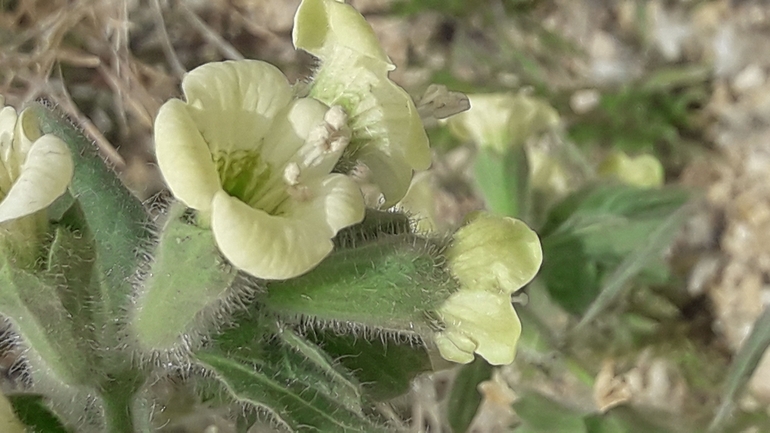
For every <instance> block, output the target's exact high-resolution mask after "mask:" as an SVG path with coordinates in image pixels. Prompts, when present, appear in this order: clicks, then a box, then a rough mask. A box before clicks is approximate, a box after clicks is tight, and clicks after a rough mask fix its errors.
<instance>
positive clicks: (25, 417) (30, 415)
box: [8, 394, 70, 433]
mask: <svg viewBox="0 0 770 433" xmlns="http://www.w3.org/2000/svg"><path fill="white" fill-rule="evenodd" d="M8 399H9V400H10V401H11V405H13V410H14V412H15V413H16V416H17V417H18V418H19V420H21V422H23V423H24V424H25V425H26V426H27V431H28V432H29V433H67V432H69V431H70V430H68V429H67V428H65V427H64V425H63V424H62V423H61V422H60V421H59V419H58V418H57V417H56V415H54V414H53V413H52V412H51V411H50V410H49V409H48V407H47V406H46V404H45V398H44V397H43V396H41V395H35V394H12V395H9V396H8Z"/></svg>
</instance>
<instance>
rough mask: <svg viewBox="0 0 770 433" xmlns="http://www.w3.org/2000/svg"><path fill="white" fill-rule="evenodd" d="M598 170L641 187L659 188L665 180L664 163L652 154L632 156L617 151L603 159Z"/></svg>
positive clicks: (605, 174)
mask: <svg viewBox="0 0 770 433" xmlns="http://www.w3.org/2000/svg"><path fill="white" fill-rule="evenodd" d="M598 172H599V174H600V175H602V176H607V177H615V178H617V179H618V180H620V181H621V182H623V183H625V184H628V185H633V186H638V187H641V188H658V187H661V186H663V183H664V182H665V173H664V170H663V165H662V164H661V163H660V161H658V159H657V158H655V157H654V156H652V155H639V156H636V157H630V156H628V155H626V154H625V153H623V152H621V151H615V152H612V153H611V154H610V155H609V156H608V157H607V158H605V160H604V161H602V163H601V164H600V165H599V169H598Z"/></svg>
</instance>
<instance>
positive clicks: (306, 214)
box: [288, 174, 365, 236]
mask: <svg viewBox="0 0 770 433" xmlns="http://www.w3.org/2000/svg"><path fill="white" fill-rule="evenodd" d="M309 193H310V196H311V197H313V199H311V200H307V201H304V202H296V201H295V202H292V208H291V209H290V210H288V212H290V213H291V214H292V215H297V216H299V217H301V218H303V219H307V223H308V224H310V223H311V222H312V221H313V220H315V219H320V220H322V221H324V222H325V224H326V227H327V229H328V230H329V231H330V232H331V233H332V235H331V236H334V235H336V234H337V232H338V231H339V230H340V229H342V228H345V227H347V226H350V225H353V224H356V223H359V222H361V221H362V220H363V219H364V212H365V209H364V201H363V197H362V196H361V190H360V189H359V188H358V185H356V183H355V182H354V181H353V180H352V179H351V178H350V177H348V176H345V175H343V174H330V175H328V176H326V177H325V178H324V179H323V180H321V182H319V183H318V184H316V185H312V186H311V187H310V191H309Z"/></svg>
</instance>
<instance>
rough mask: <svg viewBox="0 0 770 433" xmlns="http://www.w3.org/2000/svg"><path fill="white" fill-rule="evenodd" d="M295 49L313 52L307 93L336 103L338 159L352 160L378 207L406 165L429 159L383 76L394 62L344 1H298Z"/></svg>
mask: <svg viewBox="0 0 770 433" xmlns="http://www.w3.org/2000/svg"><path fill="white" fill-rule="evenodd" d="M294 42H295V46H296V47H297V48H300V49H303V50H305V51H308V52H309V53H311V54H313V55H315V56H317V57H318V58H319V59H321V67H320V68H319V70H318V72H317V74H316V76H315V77H314V79H313V82H312V85H311V88H310V92H309V95H310V96H311V97H313V98H316V99H318V100H320V101H322V102H324V103H325V104H327V105H329V106H333V105H340V106H342V107H343V108H344V109H345V111H346V113H347V115H348V116H349V122H348V124H349V125H350V128H351V132H352V136H351V140H350V149H349V150H348V151H346V152H345V154H344V158H345V160H344V161H343V163H341V166H343V167H345V168H349V167H352V166H356V165H357V163H358V162H361V163H363V164H365V165H366V166H367V167H368V168H369V170H370V172H371V175H372V176H371V179H370V180H371V182H372V183H374V184H376V185H377V186H378V187H379V189H380V191H381V192H382V194H383V195H384V197H385V201H384V203H383V206H384V207H390V206H392V205H394V204H395V203H396V202H398V201H399V200H400V199H401V198H402V197H403V196H404V194H405V193H406V191H407V188H408V187H409V181H410V179H411V177H412V171H413V170H424V169H426V168H428V166H429V165H430V160H431V155H430V147H429V144H428V137H427V135H426V134H425V129H424V127H423V124H422V120H421V119H420V116H419V113H418V112H417V108H416V107H415V105H414V102H413V101H412V99H411V98H410V97H409V95H408V94H407V93H406V92H405V91H404V89H402V88H400V87H399V86H398V85H396V84H395V83H393V82H392V81H391V80H390V79H388V71H390V70H392V69H393V68H394V66H393V65H392V64H391V63H390V61H389V60H388V58H387V56H386V55H385V54H384V52H383V51H382V48H381V46H380V45H379V43H378V42H377V38H376V36H375V35H374V32H373V30H372V29H371V27H370V26H369V24H367V22H366V20H364V18H363V17H362V16H361V15H360V14H359V13H358V12H357V11H356V10H355V9H353V8H352V7H351V6H349V5H346V4H344V3H340V2H337V1H334V0H303V1H302V4H301V5H300V7H299V9H298V10H297V15H296V17H295V27H294Z"/></svg>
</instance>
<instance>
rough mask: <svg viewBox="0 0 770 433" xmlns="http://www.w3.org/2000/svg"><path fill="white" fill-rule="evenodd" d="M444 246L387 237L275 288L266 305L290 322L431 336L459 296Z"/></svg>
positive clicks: (332, 257) (413, 238)
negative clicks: (439, 314)
mask: <svg viewBox="0 0 770 433" xmlns="http://www.w3.org/2000/svg"><path fill="white" fill-rule="evenodd" d="M440 248H441V247H440V246H439V245H437V244H436V243H434V242H433V241H430V240H426V239H422V238H420V237H417V236H413V235H399V236H386V237H383V238H381V239H379V240H377V241H375V242H370V243H367V244H365V245H363V246H361V247H360V248H355V249H342V250H339V251H336V252H334V253H332V254H331V255H329V257H327V258H326V259H325V260H324V261H323V262H321V264H320V265H319V266H318V267H316V268H315V269H313V270H312V271H310V272H308V273H306V274H304V275H302V276H300V277H297V278H293V279H291V280H286V281H277V282H273V283H271V284H270V285H269V286H268V293H267V296H265V297H264V299H262V301H263V302H264V305H265V307H266V308H267V310H268V311H270V312H273V313H275V314H277V315H279V316H282V317H284V318H288V319H290V320H308V321H310V322H311V323H318V324H321V325H338V326H342V327H344V326H348V327H349V328H355V329H358V330H360V331H366V330H370V331H371V330H377V331H385V332H394V333H404V334H410V335H411V334H415V333H416V334H420V335H428V334H431V333H432V332H433V328H432V323H431V321H430V320H429V318H428V317H426V312H427V311H433V310H435V309H436V308H438V306H439V305H440V304H441V303H442V302H443V301H444V300H446V299H447V298H448V297H449V295H450V293H451V292H453V291H454V290H456V288H455V284H456V283H455V282H454V280H453V279H452V277H451V276H450V275H449V273H448V271H447V270H446V269H445V268H444V267H442V266H441V261H442V259H441V256H440V255H439V251H440Z"/></svg>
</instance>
